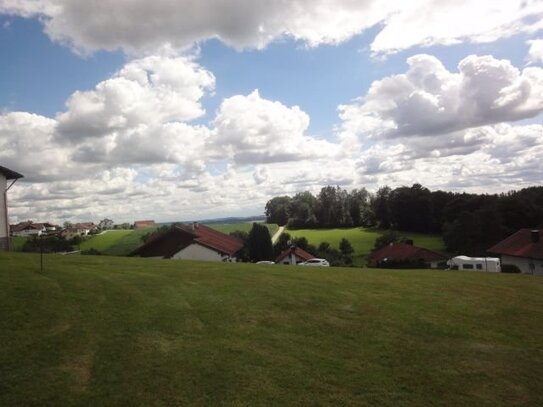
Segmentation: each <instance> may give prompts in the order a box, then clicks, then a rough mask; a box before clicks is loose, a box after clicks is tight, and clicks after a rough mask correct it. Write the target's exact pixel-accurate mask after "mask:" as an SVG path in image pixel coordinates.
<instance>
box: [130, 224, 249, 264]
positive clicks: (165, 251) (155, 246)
mask: <svg viewBox="0 0 543 407" xmlns="http://www.w3.org/2000/svg"><path fill="white" fill-rule="evenodd" d="M242 247H243V242H242V241H241V240H239V239H237V238H235V237H233V236H230V235H226V234H224V233H222V232H219V231H218V230H215V229H212V228H210V227H208V226H205V225H200V224H198V223H196V222H195V223H193V224H184V225H176V226H174V227H172V228H171V229H169V230H168V231H166V232H164V233H158V234H155V235H151V237H150V238H149V239H148V240H147V242H145V243H144V244H143V245H142V246H140V247H138V248H137V249H136V250H134V251H133V252H132V253H131V254H130V255H131V256H140V257H154V258H161V259H183V260H204V261H236V253H237V252H239V251H240V250H241V248H242Z"/></svg>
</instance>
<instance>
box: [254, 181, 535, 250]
mask: <svg viewBox="0 0 543 407" xmlns="http://www.w3.org/2000/svg"><path fill="white" fill-rule="evenodd" d="M265 213H266V219H267V222H268V223H277V224H279V225H287V226H288V227H289V228H291V229H298V228H334V227H355V226H362V227H377V228H381V229H393V230H399V231H405V232H416V233H434V234H441V235H443V238H444V241H445V244H446V246H447V249H448V251H449V252H450V253H462V254H467V255H482V254H485V252H486V249H488V248H489V247H490V246H492V245H493V244H495V243H497V242H499V241H500V240H502V239H503V238H505V237H506V236H508V235H510V234H512V233H514V232H515V231H517V230H518V229H520V228H534V227H541V226H543V187H539V186H537V187H536V186H534V187H529V188H525V189H522V190H519V191H511V192H508V193H502V194H469V193H457V192H448V191H441V190H438V191H430V190H429V189H428V188H426V187H424V186H422V185H420V184H413V185H412V186H410V187H408V186H402V187H398V188H394V189H392V188H390V187H388V186H385V187H382V188H379V189H378V190H377V192H375V193H370V192H369V191H367V190H366V189H365V188H361V189H354V190H352V191H350V192H349V191H347V190H345V189H343V188H341V187H339V186H336V187H333V186H326V187H323V188H322V189H321V191H320V192H319V194H317V195H316V196H315V195H313V194H312V193H311V192H308V191H306V192H301V193H298V194H296V195H294V196H292V197H290V196H279V197H274V198H272V199H271V200H269V201H268V202H267V204H266V207H265Z"/></svg>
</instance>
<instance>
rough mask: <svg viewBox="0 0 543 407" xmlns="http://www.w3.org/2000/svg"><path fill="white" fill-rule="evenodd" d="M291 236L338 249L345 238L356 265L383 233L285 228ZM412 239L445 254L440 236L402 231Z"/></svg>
mask: <svg viewBox="0 0 543 407" xmlns="http://www.w3.org/2000/svg"><path fill="white" fill-rule="evenodd" d="M287 233H289V234H290V235H291V236H293V237H301V236H304V237H305V238H306V239H307V240H308V241H309V243H311V244H313V245H315V246H318V245H319V244H320V243H321V242H328V243H330V245H332V247H334V248H336V249H338V248H339V242H340V241H341V239H343V238H345V239H347V240H348V241H349V242H350V243H351V245H352V246H353V249H354V255H353V260H354V264H355V265H357V266H363V265H365V264H366V260H365V259H366V257H367V255H368V254H369V253H370V252H371V250H372V249H373V246H374V244H375V239H377V238H378V237H379V236H381V235H382V234H383V233H384V230H378V229H365V228H344V229H296V230H287ZM400 234H401V235H402V236H406V237H408V238H410V239H413V242H414V244H415V246H420V247H424V248H427V249H430V250H434V251H436V252H438V253H443V254H446V249H445V244H444V243H443V239H442V238H441V236H436V235H426V234H420V233H403V232H400Z"/></svg>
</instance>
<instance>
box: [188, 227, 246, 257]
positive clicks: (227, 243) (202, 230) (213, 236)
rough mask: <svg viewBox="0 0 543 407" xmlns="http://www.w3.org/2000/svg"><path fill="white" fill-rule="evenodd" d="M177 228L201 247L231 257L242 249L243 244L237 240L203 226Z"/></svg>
mask: <svg viewBox="0 0 543 407" xmlns="http://www.w3.org/2000/svg"><path fill="white" fill-rule="evenodd" d="M177 228H178V229H181V230H184V231H185V232H188V233H190V234H192V235H194V236H195V239H194V240H195V241H196V242H198V243H200V244H202V245H203V246H206V247H209V248H210V249H215V250H217V251H219V252H221V253H224V254H228V255H233V254H234V253H236V252H238V251H239V250H240V249H241V248H242V247H243V242H242V241H241V240H239V239H238V238H235V237H233V236H230V235H226V234H224V233H222V232H219V231H218V230H215V229H213V228H210V227H208V226H205V225H200V224H196V225H194V224H192V225H180V226H177Z"/></svg>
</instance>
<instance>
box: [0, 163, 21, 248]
mask: <svg viewBox="0 0 543 407" xmlns="http://www.w3.org/2000/svg"><path fill="white" fill-rule="evenodd" d="M22 177H23V176H22V175H21V174H19V173H18V172H15V171H13V170H10V169H8V168H5V167H2V166H0V250H9V220H8V190H9V189H10V188H11V186H12V185H13V184H14V183H15V182H16V181H17V180H18V179H19V178H22ZM8 183H9V185H8Z"/></svg>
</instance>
